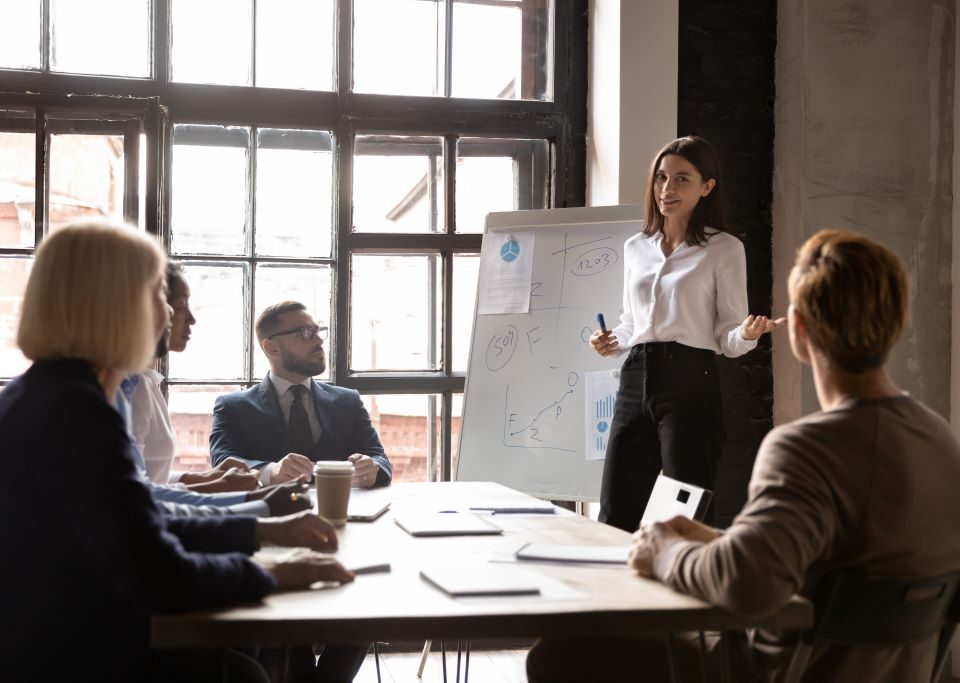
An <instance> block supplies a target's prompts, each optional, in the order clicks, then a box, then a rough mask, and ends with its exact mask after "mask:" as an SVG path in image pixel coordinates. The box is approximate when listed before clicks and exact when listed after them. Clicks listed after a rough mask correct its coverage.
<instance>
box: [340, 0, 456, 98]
mask: <svg viewBox="0 0 960 683" xmlns="http://www.w3.org/2000/svg"><path fill="white" fill-rule="evenodd" d="M443 7H444V4H443V2H441V1H440V0H355V2H354V9H353V89H354V91H355V92H370V93H384V94H388V95H442V94H443V33H444V9H443Z"/></svg>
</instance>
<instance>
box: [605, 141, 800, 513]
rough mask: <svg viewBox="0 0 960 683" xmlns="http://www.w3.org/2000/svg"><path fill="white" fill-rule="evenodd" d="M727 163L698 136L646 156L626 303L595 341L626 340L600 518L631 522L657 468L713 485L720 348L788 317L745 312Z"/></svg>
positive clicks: (730, 348) (611, 352) (737, 350)
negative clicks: (725, 196)
mask: <svg viewBox="0 0 960 683" xmlns="http://www.w3.org/2000/svg"><path fill="white" fill-rule="evenodd" d="M719 183H720V165H719V162H718V159H717V154H716V152H715V151H714V149H713V147H712V146H711V145H710V143H708V142H707V141H706V140H704V139H703V138H699V137H684V138H680V139H678V140H674V141H673V142H671V143H669V144H668V145H666V146H665V147H664V148H663V149H662V150H660V152H659V153H658V154H657V156H656V158H655V159H654V160H653V164H652V165H651V171H650V178H649V180H648V183H647V193H646V196H647V201H646V217H645V220H644V224H643V229H642V230H641V231H640V233H638V234H637V235H634V236H633V237H631V238H630V239H629V240H627V242H626V244H625V245H624V283H623V313H622V315H621V316H620V324H619V325H617V326H616V327H615V328H614V329H613V330H609V331H602V330H597V331H595V332H594V333H593V335H592V336H591V337H590V345H591V346H592V347H593V349H594V351H596V352H597V353H598V354H600V355H601V356H616V355H620V354H623V353H626V352H627V351H628V350H629V354H628V356H627V359H626V361H625V362H624V364H623V368H622V370H621V373H620V390H619V392H618V393H617V402H616V409H615V412H614V416H613V421H612V425H611V428H610V439H609V441H608V445H607V454H606V461H605V464H604V470H603V483H602V485H601V489H600V521H602V522H606V523H607V524H611V525H612V526H616V527H619V528H621V529H624V530H626V531H634V530H636V528H637V526H638V525H639V523H640V518H641V516H642V515H643V510H644V508H645V507H646V504H647V500H648V499H649V498H650V493H651V491H652V490H653V485H654V482H655V481H656V479H657V475H658V474H659V473H660V470H661V469H662V470H663V473H664V475H666V476H668V477H672V478H674V479H677V480H679V481H683V482H686V483H688V484H694V485H697V486H702V487H704V488H709V489H712V488H713V480H714V475H715V474H716V466H717V461H718V460H719V458H720V447H721V440H722V437H723V415H722V406H721V399H720V383H719V378H718V374H717V363H716V355H717V354H719V353H722V354H723V355H725V356H729V357H731V358H732V357H736V356H740V355H743V354H745V353H746V352H748V351H750V350H751V349H753V348H754V347H755V346H756V345H757V339H758V338H759V337H760V336H761V335H763V334H765V333H767V332H770V331H771V330H773V329H775V328H776V327H777V325H779V324H781V323H782V322H784V319H783V318H781V319H778V320H770V319H769V318H766V317H764V316H753V315H747V269H746V257H745V255H744V249H743V244H742V243H741V242H740V240H738V239H737V238H736V237H733V236H732V235H729V234H727V233H726V232H724V231H723V230H724V221H723V210H722V209H723V207H722V197H721V194H720V190H721V187H720V186H719Z"/></svg>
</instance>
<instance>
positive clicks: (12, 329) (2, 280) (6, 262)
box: [0, 257, 33, 377]
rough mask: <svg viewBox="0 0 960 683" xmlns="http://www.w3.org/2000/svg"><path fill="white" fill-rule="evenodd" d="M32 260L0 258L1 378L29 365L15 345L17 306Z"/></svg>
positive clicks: (17, 321) (21, 298) (19, 302)
mask: <svg viewBox="0 0 960 683" xmlns="http://www.w3.org/2000/svg"><path fill="white" fill-rule="evenodd" d="M32 264H33V259H31V258H26V257H5V258H0V377H13V376H14V375H19V374H20V373H21V372H23V371H24V370H26V369H27V368H28V367H29V366H30V361H29V360H27V359H26V358H24V356H23V354H22V353H20V349H19V347H18V346H17V326H18V325H19V324H20V306H21V305H22V304H23V290H24V289H26V286H27V277H28V276H29V275H30V266H31V265H32Z"/></svg>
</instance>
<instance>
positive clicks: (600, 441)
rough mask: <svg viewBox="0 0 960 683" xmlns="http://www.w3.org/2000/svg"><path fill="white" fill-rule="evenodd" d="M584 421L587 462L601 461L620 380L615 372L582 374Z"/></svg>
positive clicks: (605, 451) (604, 451) (601, 371)
mask: <svg viewBox="0 0 960 683" xmlns="http://www.w3.org/2000/svg"><path fill="white" fill-rule="evenodd" d="M584 379H585V381H586V384H585V390H584V396H585V405H584V415H585V416H586V419H585V420H584V422H583V423H584V425H585V427H586V428H585V429H584V430H583V431H584V433H585V434H586V438H587V441H586V451H585V452H586V454H587V460H603V458H604V457H605V456H606V454H607V440H608V439H609V437H610V425H611V423H612V422H613V407H614V403H615V402H616V400H617V388H618V387H619V386H620V379H619V377H618V376H616V374H615V371H611V370H600V371H598V372H587V373H584Z"/></svg>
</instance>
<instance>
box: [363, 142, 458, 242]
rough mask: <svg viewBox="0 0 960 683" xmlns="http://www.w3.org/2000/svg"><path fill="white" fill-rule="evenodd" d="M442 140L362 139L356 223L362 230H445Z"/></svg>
mask: <svg viewBox="0 0 960 683" xmlns="http://www.w3.org/2000/svg"><path fill="white" fill-rule="evenodd" d="M443 215H444V213H443V141H442V140H441V139H440V138H412V137H388V136H364V135H358V136H357V139H356V143H355V156H354V160H353V225H354V229H355V230H356V231H358V232H437V231H442V230H443V222H444V219H443Z"/></svg>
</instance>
